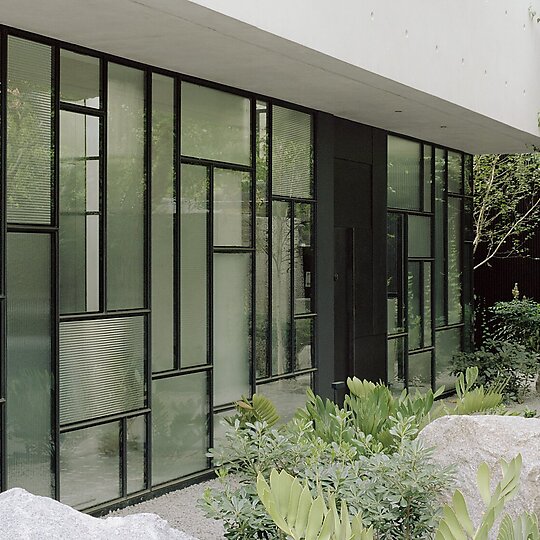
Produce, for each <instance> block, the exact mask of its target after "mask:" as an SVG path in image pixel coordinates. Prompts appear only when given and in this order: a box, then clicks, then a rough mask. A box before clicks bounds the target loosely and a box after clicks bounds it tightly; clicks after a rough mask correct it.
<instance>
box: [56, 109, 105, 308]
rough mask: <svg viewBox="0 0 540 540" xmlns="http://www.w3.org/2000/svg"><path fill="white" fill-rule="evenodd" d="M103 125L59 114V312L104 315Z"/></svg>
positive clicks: (91, 120) (79, 115) (94, 121)
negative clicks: (101, 271) (101, 294)
mask: <svg viewBox="0 0 540 540" xmlns="http://www.w3.org/2000/svg"><path fill="white" fill-rule="evenodd" d="M99 191H100V182H99V119H98V118H97V117H94V116H86V115H84V114H77V113H72V112H68V111H60V312H61V313H82V312H89V311H99V222H100V217H99Z"/></svg>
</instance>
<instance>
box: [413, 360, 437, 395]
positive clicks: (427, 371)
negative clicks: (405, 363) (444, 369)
mask: <svg viewBox="0 0 540 540" xmlns="http://www.w3.org/2000/svg"><path fill="white" fill-rule="evenodd" d="M431 354H432V353H431V351H427V352H422V353H416V354H409V391H413V392H414V390H415V389H416V388H418V389H419V390H427V389H429V388H431Z"/></svg>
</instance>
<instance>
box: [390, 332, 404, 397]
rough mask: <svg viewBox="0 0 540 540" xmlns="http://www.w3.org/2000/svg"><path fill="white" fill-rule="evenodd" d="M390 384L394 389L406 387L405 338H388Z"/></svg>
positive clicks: (399, 389)
mask: <svg viewBox="0 0 540 540" xmlns="http://www.w3.org/2000/svg"><path fill="white" fill-rule="evenodd" d="M388 386H389V387H390V388H391V389H392V390H398V391H401V390H403V388H405V340H404V339H403V338H394V339H389V340H388Z"/></svg>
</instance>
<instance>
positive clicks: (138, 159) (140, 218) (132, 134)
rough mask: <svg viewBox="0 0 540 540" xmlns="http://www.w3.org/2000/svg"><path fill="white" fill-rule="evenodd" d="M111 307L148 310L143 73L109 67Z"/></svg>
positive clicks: (112, 308)
mask: <svg viewBox="0 0 540 540" xmlns="http://www.w3.org/2000/svg"><path fill="white" fill-rule="evenodd" d="M107 118H108V134H107V143H108V154H107V308H108V309H110V310H114V309H135V308H142V307H144V229H145V227H144V198H145V196H144V191H145V174H144V139H145V134H144V126H145V122H144V72H143V71H140V70H138V69H133V68H130V67H126V66H120V65H118V64H112V63H110V64H109V87H108V117H107Z"/></svg>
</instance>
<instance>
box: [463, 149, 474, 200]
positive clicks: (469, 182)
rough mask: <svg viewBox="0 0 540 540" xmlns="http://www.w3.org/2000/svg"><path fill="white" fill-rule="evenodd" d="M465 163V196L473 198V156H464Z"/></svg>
mask: <svg viewBox="0 0 540 540" xmlns="http://www.w3.org/2000/svg"><path fill="white" fill-rule="evenodd" d="M464 159H465V163H464V164H463V165H464V170H463V174H464V182H463V183H464V187H465V195H469V196H472V194H473V183H474V182H473V157H472V156H471V154H465V155H464Z"/></svg>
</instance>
